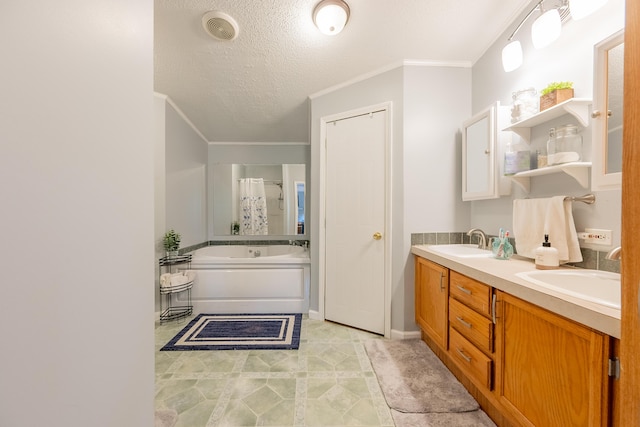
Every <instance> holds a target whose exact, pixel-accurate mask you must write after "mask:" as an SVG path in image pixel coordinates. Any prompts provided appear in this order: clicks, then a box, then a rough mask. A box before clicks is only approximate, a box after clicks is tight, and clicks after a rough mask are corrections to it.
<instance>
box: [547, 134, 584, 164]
mask: <svg viewBox="0 0 640 427" xmlns="http://www.w3.org/2000/svg"><path fill="white" fill-rule="evenodd" d="M554 141H555V144H553V152H552V151H551V149H550V148H549V145H547V153H548V162H549V164H550V165H559V164H562V163H569V162H579V161H580V160H581V159H582V136H581V135H580V134H579V133H578V127H577V126H576V125H564V126H561V127H559V128H557V129H556V132H555V140H554Z"/></svg>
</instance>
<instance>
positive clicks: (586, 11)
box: [569, 0, 608, 20]
mask: <svg viewBox="0 0 640 427" xmlns="http://www.w3.org/2000/svg"><path fill="white" fill-rule="evenodd" d="M607 1H608V0H569V8H570V9H571V17H572V18H573V19H575V20H578V19H582V18H584V17H586V16H588V15H591V14H592V13H593V12H595V11H596V10H598V9H600V8H601V7H602V6H604V5H605V4H606V3H607Z"/></svg>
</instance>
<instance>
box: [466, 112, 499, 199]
mask: <svg viewBox="0 0 640 427" xmlns="http://www.w3.org/2000/svg"><path fill="white" fill-rule="evenodd" d="M506 114H508V110H506V109H505V107H500V104H499V103H495V104H493V105H491V106H490V107H488V108H487V109H485V110H484V111H482V112H480V113H478V114H476V115H475V116H473V117H472V118H470V119H469V120H466V121H465V122H464V123H463V125H462V200H480V199H495V198H498V197H500V196H501V195H507V194H509V193H510V192H511V182H510V181H509V179H508V178H504V177H503V176H502V172H501V169H502V158H503V156H504V151H503V150H504V144H505V138H507V135H506V134H508V132H503V131H502V125H503V124H504V123H503V122H504V120H501V118H503V117H504V116H505V115H506Z"/></svg>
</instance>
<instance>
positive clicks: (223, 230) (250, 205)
mask: <svg viewBox="0 0 640 427" xmlns="http://www.w3.org/2000/svg"><path fill="white" fill-rule="evenodd" d="M211 166H212V167H211V176H212V183H213V213H212V214H213V234H214V235H215V236H228V235H244V236H255V235H269V236H274V235H275V236H289V235H298V234H304V232H305V210H304V206H305V174H306V172H305V165H301V164H300V165H296V164H284V165H253V164H214V165H211Z"/></svg>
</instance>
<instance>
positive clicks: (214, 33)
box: [202, 11, 239, 41]
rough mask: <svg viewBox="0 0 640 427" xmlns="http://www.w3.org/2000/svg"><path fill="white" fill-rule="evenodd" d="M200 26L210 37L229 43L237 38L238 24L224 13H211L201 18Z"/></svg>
mask: <svg viewBox="0 0 640 427" xmlns="http://www.w3.org/2000/svg"><path fill="white" fill-rule="evenodd" d="M202 26H203V27H204V30H205V31H206V32H207V34H209V35H210V36H211V37H213V38H214V39H217V40H227V41H231V40H233V39H235V38H236V37H238V31H239V30H238V23H237V22H236V21H235V20H234V19H233V18H232V17H230V16H229V15H227V14H226V13H222V12H218V11H211V12H207V13H205V14H204V16H203V17H202Z"/></svg>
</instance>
